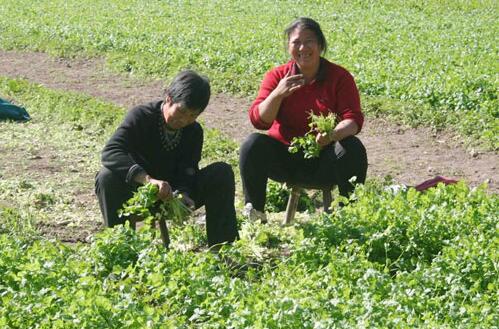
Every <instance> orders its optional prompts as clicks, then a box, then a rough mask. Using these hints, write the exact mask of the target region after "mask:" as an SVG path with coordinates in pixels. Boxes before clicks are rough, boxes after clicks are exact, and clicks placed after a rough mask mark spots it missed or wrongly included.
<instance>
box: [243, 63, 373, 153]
mask: <svg viewBox="0 0 499 329" xmlns="http://www.w3.org/2000/svg"><path fill="white" fill-rule="evenodd" d="M290 70H291V71H292V72H291V74H297V73H299V72H296V71H297V69H296V65H295V61H294V60H291V61H289V62H288V63H286V64H284V65H281V66H278V67H276V68H274V69H272V70H271V71H270V72H268V73H267V74H266V75H265V77H264V79H263V81H262V85H261V86H260V91H259V92H258V96H257V98H256V99H255V101H254V102H253V104H252V105H251V108H250V110H249V117H250V120H251V123H252V124H253V126H254V127H255V128H257V129H260V130H268V135H269V136H271V137H273V138H275V139H277V140H279V141H281V142H282V143H284V144H286V145H289V144H290V143H291V140H292V139H293V137H297V136H303V135H305V133H307V132H308V131H309V129H310V128H309V126H308V124H309V121H310V120H309V113H310V110H312V112H313V113H314V114H316V115H317V114H320V113H323V114H328V112H333V113H336V115H337V117H338V119H339V120H340V121H341V120H345V119H353V120H354V121H355V122H356V123H357V125H358V126H359V131H360V129H361V128H362V124H363V123H364V115H363V114H362V112H361V110H360V97H359V91H358V90H357V86H356V85H355V81H354V79H353V77H352V75H351V74H350V73H349V72H348V71H347V70H345V69H344V68H342V67H341V66H339V65H336V64H333V63H331V62H329V61H327V60H326V59H323V58H321V66H320V68H319V74H318V75H317V78H316V80H314V81H313V82H312V83H310V84H308V85H305V86H303V87H301V88H300V89H298V90H296V91H295V92H294V93H293V94H291V95H289V96H288V97H286V98H285V99H283V101H282V103H281V107H280V109H279V113H278V114H277V117H276V118H275V120H274V121H273V122H272V124H267V123H265V122H263V121H262V120H261V118H260V113H259V112H258V105H259V104H260V103H261V102H263V101H264V100H265V99H266V98H267V97H268V96H269V95H270V93H271V92H272V91H273V90H274V89H275V88H276V87H277V85H278V84H279V81H280V80H281V79H282V78H283V77H284V76H285V75H286V73H288V71H290Z"/></svg>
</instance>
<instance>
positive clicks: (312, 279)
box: [0, 183, 499, 328]
mask: <svg viewBox="0 0 499 329" xmlns="http://www.w3.org/2000/svg"><path fill="white" fill-rule="evenodd" d="M352 199H354V200H355V202H352V203H349V204H347V205H346V206H344V207H343V208H337V209H336V211H335V212H334V213H333V214H331V215H328V216H325V215H322V216H315V217H312V218H310V219H308V220H307V221H306V222H297V223H295V225H293V226H288V227H280V226H279V225H276V224H272V223H270V224H268V225H261V224H258V223H250V222H244V223H242V225H241V231H240V235H241V238H240V240H239V241H237V242H236V243H234V244H233V245H232V246H225V247H223V248H222V250H221V252H220V253H219V254H214V253H212V252H190V251H179V250H177V249H175V248H172V249H170V250H165V249H164V248H163V247H162V246H161V245H160V244H158V243H154V241H153V238H154V237H153V235H152V231H147V230H146V231H141V232H135V231H133V230H130V229H129V228H128V227H126V226H121V227H115V228H113V229H106V230H105V231H104V232H102V233H100V234H97V235H95V236H94V237H93V238H92V239H91V242H90V243H89V244H84V245H74V246H65V245H63V244H61V243H59V242H57V241H47V240H45V239H43V238H36V237H33V236H31V237H29V238H27V237H26V236H24V235H23V234H22V233H20V234H18V233H15V232H12V233H11V234H10V235H9V234H6V233H5V232H2V233H1V234H0V272H1V274H2V275H0V292H1V293H0V305H2V307H0V324H1V325H2V326H3V327H19V328H31V327H38V328H96V327H99V328H102V327H105V328H115V327H116V328H118V327H127V328H192V327H203V328H346V327H353V328H358V327H369V328H386V327H390V328H405V327H424V328H447V327H463V326H464V327H480V328H495V327H496V325H497V319H498V317H499V314H498V312H497V310H498V309H499V305H498V299H497V287H498V284H499V282H498V277H499V276H498V272H497V262H498V256H497V252H495V251H496V250H497V248H498V247H499V239H498V236H497V230H498V227H497V223H498V217H497V213H498V211H497V210H498V209H499V199H498V197H497V195H490V194H487V193H486V192H485V189H483V188H479V189H474V190H471V189H469V188H468V187H467V186H466V185H464V184H461V183H460V184H457V185H453V186H443V185H440V186H438V187H436V188H432V189H430V190H428V191H426V192H424V193H420V192H416V191H415V190H413V189H408V190H407V191H399V192H397V193H395V192H392V191H390V190H385V189H384V188H383V186H377V185H374V184H367V185H365V186H363V187H358V188H357V189H356V192H355V196H354V197H353V198H352ZM19 216H21V217H19ZM23 216H24V215H23V214H20V213H15V212H10V211H7V212H3V213H2V219H3V220H8V221H14V218H16V219H19V220H25V218H24V217H23ZM5 217H7V218H5ZM190 234H200V233H199V231H191V233H190ZM184 238H187V237H186V236H185V237H184ZM192 238H194V237H191V239H192ZM27 310H29V312H27Z"/></svg>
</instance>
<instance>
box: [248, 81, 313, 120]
mask: <svg viewBox="0 0 499 329" xmlns="http://www.w3.org/2000/svg"><path fill="white" fill-rule="evenodd" d="M304 83H305V80H304V79H303V75H302V74H295V75H290V72H288V73H286V75H285V76H284V78H282V79H281V80H280V81H279V83H278V84H277V87H276V88H275V89H274V90H272V92H271V93H270V94H269V95H268V96H267V98H265V100H264V101H263V102H261V103H260V104H259V105H258V113H259V115H260V119H261V120H262V121H263V122H265V123H267V124H271V123H272V121H274V120H275V118H276V117H277V113H279V108H280V107H281V102H282V100H283V99H284V98H286V97H288V96H289V95H291V94H292V93H293V92H295V91H296V90H298V89H299V88H300V87H301V86H303V85H304Z"/></svg>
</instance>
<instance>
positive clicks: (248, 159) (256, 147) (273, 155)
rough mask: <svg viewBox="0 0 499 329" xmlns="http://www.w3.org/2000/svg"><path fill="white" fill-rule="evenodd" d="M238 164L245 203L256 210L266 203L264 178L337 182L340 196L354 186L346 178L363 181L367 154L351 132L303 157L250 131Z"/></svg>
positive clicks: (310, 182)
mask: <svg viewBox="0 0 499 329" xmlns="http://www.w3.org/2000/svg"><path fill="white" fill-rule="evenodd" d="M239 168H240V171H241V178H242V183H243V191H244V198H245V203H248V202H251V203H252V204H253V207H254V208H255V209H257V210H260V211H263V209H264V207H265V198H266V188H267V180H268V179H269V178H270V179H272V180H275V181H277V182H287V183H292V184H307V185H329V184H331V185H333V184H334V185H337V186H338V189H339V192H340V194H341V195H343V196H348V195H349V194H350V193H351V192H352V191H353V189H354V184H352V183H351V182H349V180H350V179H351V178H352V177H353V176H356V177H357V179H356V182H355V183H364V182H365V180H366V173H367V154H366V149H365V147H364V145H363V144H362V142H361V141H360V140H359V139H358V138H357V137H355V136H350V137H347V138H345V139H343V140H342V141H340V142H336V143H334V144H330V145H328V146H327V147H325V148H324V149H323V150H322V151H321V153H320V156H319V158H314V159H305V158H304V157H303V153H302V152H298V153H294V154H292V153H289V152H288V147H287V146H286V145H284V144H283V143H281V142H279V141H278V140H276V139H274V138H272V137H269V136H267V135H263V134H259V133H253V134H251V135H250V136H248V138H247V139H246V140H245V141H244V143H243V144H242V145H241V150H240V159H239Z"/></svg>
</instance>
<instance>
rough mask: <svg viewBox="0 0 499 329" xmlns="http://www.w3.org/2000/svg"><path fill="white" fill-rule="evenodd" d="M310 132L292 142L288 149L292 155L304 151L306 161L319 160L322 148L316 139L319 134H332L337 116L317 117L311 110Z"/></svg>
mask: <svg viewBox="0 0 499 329" xmlns="http://www.w3.org/2000/svg"><path fill="white" fill-rule="evenodd" d="M308 126H309V127H310V130H309V131H308V132H307V133H306V134H305V135H304V136H301V137H295V138H293V140H292V141H291V145H290V146H289V148H288V151H289V152H290V153H297V152H298V151H300V150H302V151H303V154H304V157H305V158H306V159H311V158H318V157H319V154H320V152H321V147H320V145H319V144H317V142H316V141H315V137H316V135H317V134H319V133H330V132H331V131H333V129H334V127H335V126H336V116H335V114H333V113H329V114H328V115H326V116H324V115H315V114H314V113H313V112H312V110H310V123H309V124H308Z"/></svg>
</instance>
